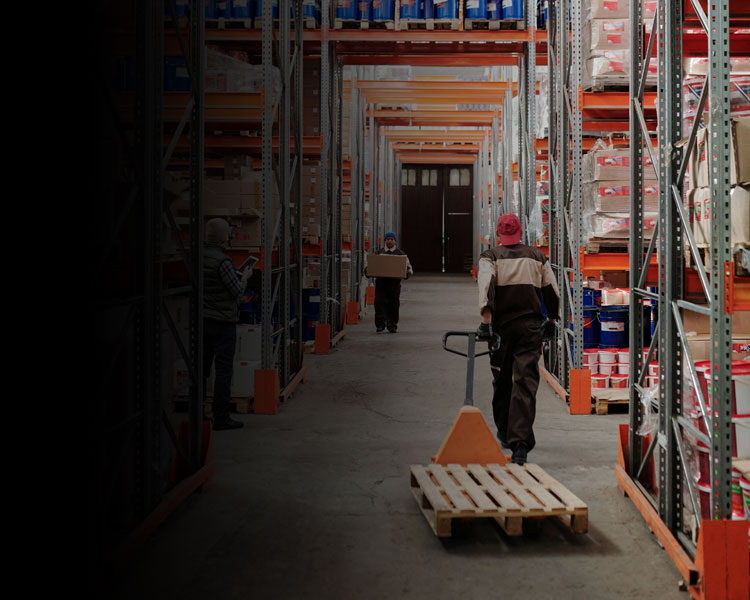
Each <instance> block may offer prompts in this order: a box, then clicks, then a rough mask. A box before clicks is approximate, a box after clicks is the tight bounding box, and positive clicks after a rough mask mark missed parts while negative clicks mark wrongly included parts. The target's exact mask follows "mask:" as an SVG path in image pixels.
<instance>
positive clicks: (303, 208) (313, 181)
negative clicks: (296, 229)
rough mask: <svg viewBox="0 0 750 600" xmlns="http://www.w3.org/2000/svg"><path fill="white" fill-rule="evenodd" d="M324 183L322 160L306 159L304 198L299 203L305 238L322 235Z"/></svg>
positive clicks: (303, 186)
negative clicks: (321, 206)
mask: <svg viewBox="0 0 750 600" xmlns="http://www.w3.org/2000/svg"><path fill="white" fill-rule="evenodd" d="M322 185H323V182H322V180H321V178H320V161H305V162H304V163H303V164H302V198H301V199H300V201H299V203H298V204H299V210H300V212H301V219H302V237H304V238H319V237H320V223H321V215H320V196H321V192H322ZM296 204H297V203H295V209H296Z"/></svg>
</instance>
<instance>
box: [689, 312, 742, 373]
mask: <svg viewBox="0 0 750 600" xmlns="http://www.w3.org/2000/svg"><path fill="white" fill-rule="evenodd" d="M682 323H683V325H684V327H685V334H686V336H687V338H688V346H689V347H690V354H691V355H692V357H693V360H694V361H697V360H710V359H711V334H710V331H711V319H710V317H708V316H706V315H701V314H698V313H694V312H692V311H689V310H683V311H682ZM748 356H750V312H747V311H737V312H735V313H734V317H733V318H732V358H733V359H743V358H746V357H748Z"/></svg>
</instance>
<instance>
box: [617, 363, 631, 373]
mask: <svg viewBox="0 0 750 600" xmlns="http://www.w3.org/2000/svg"><path fill="white" fill-rule="evenodd" d="M617 374H618V375H630V365H629V364H627V363H618V364H617Z"/></svg>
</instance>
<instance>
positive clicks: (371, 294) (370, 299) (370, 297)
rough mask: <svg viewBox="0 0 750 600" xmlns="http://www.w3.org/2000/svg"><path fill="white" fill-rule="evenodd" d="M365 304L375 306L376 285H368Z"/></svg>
mask: <svg viewBox="0 0 750 600" xmlns="http://www.w3.org/2000/svg"><path fill="white" fill-rule="evenodd" d="M365 304H367V305H372V304H375V286H374V285H368V286H367V287H366V288H365Z"/></svg>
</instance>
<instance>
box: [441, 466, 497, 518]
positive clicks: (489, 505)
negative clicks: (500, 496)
mask: <svg viewBox="0 0 750 600" xmlns="http://www.w3.org/2000/svg"><path fill="white" fill-rule="evenodd" d="M448 468H449V469H450V470H451V474H452V475H453V477H455V478H456V480H457V481H458V483H459V484H461V486H462V487H463V488H464V489H465V490H466V493H467V494H469V496H471V499H472V500H473V501H474V504H476V505H477V507H479V508H481V509H483V510H497V505H496V504H495V503H494V502H493V501H492V500H491V499H490V497H489V496H487V494H486V493H485V492H483V491H482V489H481V488H480V487H479V486H478V485H477V484H476V483H475V482H474V480H473V479H472V478H471V476H470V475H469V474H468V473H467V472H466V471H464V470H463V469H462V468H461V466H460V465H448Z"/></svg>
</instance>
